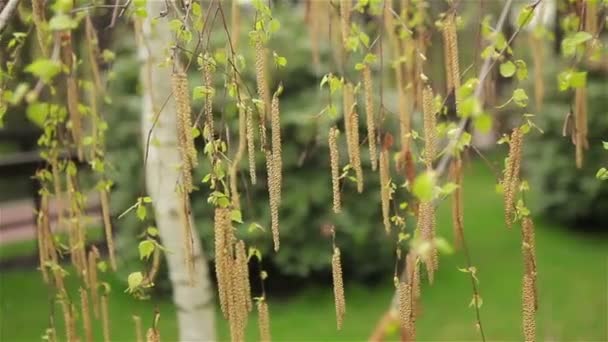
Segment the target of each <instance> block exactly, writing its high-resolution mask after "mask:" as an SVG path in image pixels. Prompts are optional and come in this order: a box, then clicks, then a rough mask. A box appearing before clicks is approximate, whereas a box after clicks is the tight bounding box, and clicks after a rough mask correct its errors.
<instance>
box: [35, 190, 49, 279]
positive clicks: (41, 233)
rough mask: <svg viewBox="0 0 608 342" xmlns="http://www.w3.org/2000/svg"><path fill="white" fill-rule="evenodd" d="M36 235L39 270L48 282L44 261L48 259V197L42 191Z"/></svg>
mask: <svg viewBox="0 0 608 342" xmlns="http://www.w3.org/2000/svg"><path fill="white" fill-rule="evenodd" d="M36 221H37V222H36V223H37V224H36V237H37V240H38V258H39V264H40V265H39V267H40V272H42V279H44V282H45V283H48V282H49V275H48V272H47V267H48V266H47V265H46V263H47V262H48V261H50V257H49V246H48V245H47V242H48V241H49V240H50V239H49V237H48V236H47V235H48V234H50V226H49V198H48V195H47V193H42V195H41V198H40V209H39V211H38V218H37V220H36Z"/></svg>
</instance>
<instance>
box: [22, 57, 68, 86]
mask: <svg viewBox="0 0 608 342" xmlns="http://www.w3.org/2000/svg"><path fill="white" fill-rule="evenodd" d="M25 71H26V72H29V73H30V74H33V75H34V76H36V77H39V78H40V79H42V81H44V82H45V83H49V82H50V81H51V79H53V77H55V76H56V75H57V74H59V72H61V63H59V62H57V61H53V60H50V59H37V60H35V61H34V62H32V63H31V64H30V65H28V66H27V67H26V68H25Z"/></svg>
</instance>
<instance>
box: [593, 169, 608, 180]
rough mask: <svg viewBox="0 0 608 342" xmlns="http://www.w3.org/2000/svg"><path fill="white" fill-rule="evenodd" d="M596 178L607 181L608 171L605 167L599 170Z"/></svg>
mask: <svg viewBox="0 0 608 342" xmlns="http://www.w3.org/2000/svg"><path fill="white" fill-rule="evenodd" d="M595 178H597V179H599V180H602V181H604V180H607V179H608V169H606V168H605V167H603V168H601V169H599V170H597V173H596V174H595Z"/></svg>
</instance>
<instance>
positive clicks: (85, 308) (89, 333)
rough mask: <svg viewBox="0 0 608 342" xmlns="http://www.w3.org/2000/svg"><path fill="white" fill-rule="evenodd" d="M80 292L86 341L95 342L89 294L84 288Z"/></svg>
mask: <svg viewBox="0 0 608 342" xmlns="http://www.w3.org/2000/svg"><path fill="white" fill-rule="evenodd" d="M79 291H80V309H81V315H82V326H83V330H84V336H85V338H86V341H88V342H91V341H93V327H92V326H91V314H90V309H89V297H88V294H87V290H85V289H83V288H82V287H81V288H80V289H79Z"/></svg>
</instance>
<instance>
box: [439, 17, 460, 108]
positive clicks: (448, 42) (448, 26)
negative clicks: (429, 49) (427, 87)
mask: <svg viewBox="0 0 608 342" xmlns="http://www.w3.org/2000/svg"><path fill="white" fill-rule="evenodd" d="M444 24H445V26H444V28H443V43H444V49H445V65H446V74H447V93H448V94H449V93H451V92H453V91H457V90H458V88H460V66H459V62H458V36H457V34H456V18H455V16H454V14H453V13H450V14H448V16H447V17H446V20H445V23H444ZM455 95H456V94H454V96H455Z"/></svg>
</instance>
